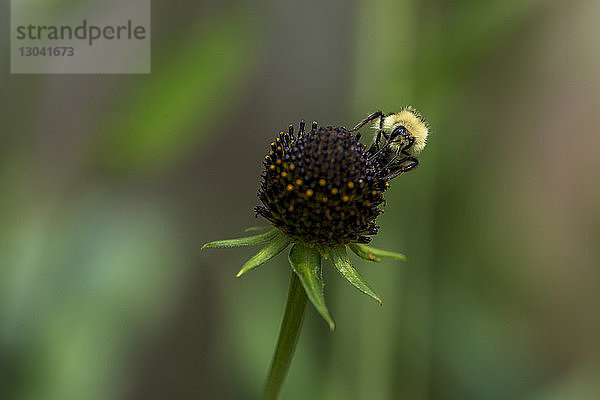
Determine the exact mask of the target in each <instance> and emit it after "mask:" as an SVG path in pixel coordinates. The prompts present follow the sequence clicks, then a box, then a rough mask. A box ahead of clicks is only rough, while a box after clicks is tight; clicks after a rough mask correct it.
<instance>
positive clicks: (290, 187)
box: [285, 185, 294, 192]
mask: <svg viewBox="0 0 600 400" xmlns="http://www.w3.org/2000/svg"><path fill="white" fill-rule="evenodd" d="M285 188H286V189H287V191H288V192H291V191H292V190H294V186H293V185H287V186H286V187H285Z"/></svg>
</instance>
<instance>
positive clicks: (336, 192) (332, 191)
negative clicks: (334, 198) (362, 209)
mask: <svg viewBox="0 0 600 400" xmlns="http://www.w3.org/2000/svg"><path fill="white" fill-rule="evenodd" d="M338 192H339V190H337V188H333V189H331V194H338Z"/></svg>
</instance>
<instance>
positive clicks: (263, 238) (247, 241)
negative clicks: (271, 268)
mask: <svg viewBox="0 0 600 400" xmlns="http://www.w3.org/2000/svg"><path fill="white" fill-rule="evenodd" d="M278 232H279V231H278V230H277V229H275V228H271V229H270V230H269V231H268V232H265V233H261V234H260V235H254V236H248V237H244V238H239V239H227V240H217V241H215V242H210V243H206V244H205V245H204V246H202V249H204V248H205V247H241V246H256V245H258V244H263V243H267V242H270V241H271V240H273V238H274V237H275V236H277V233H278Z"/></svg>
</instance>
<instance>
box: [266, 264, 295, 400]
mask: <svg viewBox="0 0 600 400" xmlns="http://www.w3.org/2000/svg"><path fill="white" fill-rule="evenodd" d="M305 310H306V293H305V292H304V288H303V287H302V283H301V282H300V279H298V276H297V275H296V273H295V272H293V271H292V276H291V277H290V288H289V290H288V298H287V304H286V306H285V314H284V315H283V321H282V322H281V329H280V331H279V340H278V341H277V348H276V349H275V354H274V355H273V361H272V362H271V370H270V371H269V377H268V378H267V383H266V385H265V391H264V392H263V395H262V400H275V399H277V398H278V397H279V393H280V392H281V387H282V386H283V381H284V380H285V377H286V375H287V372H288V369H289V368H290V363H291V362H292V358H293V357H294V350H295V349H296V343H298V337H299V336H300V330H301V329H302V321H304V311H305Z"/></svg>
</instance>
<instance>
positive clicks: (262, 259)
mask: <svg viewBox="0 0 600 400" xmlns="http://www.w3.org/2000/svg"><path fill="white" fill-rule="evenodd" d="M290 242H291V240H290V239H289V238H288V237H287V236H285V235H284V234H283V233H281V232H278V233H277V235H276V236H275V238H274V239H273V240H272V241H271V242H269V244H267V245H266V246H265V247H263V248H262V249H261V250H260V251H259V252H258V253H256V254H255V255H254V256H252V258H251V259H249V260H248V261H246V263H245V264H244V265H242V269H240V272H238V273H237V275H236V276H235V277H236V278H239V277H240V276H242V275H244V274H245V273H246V272H249V271H252V270H253V269H255V268H256V267H258V266H260V265H262V264H264V263H266V262H267V261H269V260H270V259H271V258H273V257H275V256H276V255H277V254H279V253H281V252H282V251H283V250H285V248H286V247H288V245H289V244H290Z"/></svg>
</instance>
